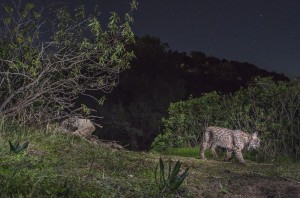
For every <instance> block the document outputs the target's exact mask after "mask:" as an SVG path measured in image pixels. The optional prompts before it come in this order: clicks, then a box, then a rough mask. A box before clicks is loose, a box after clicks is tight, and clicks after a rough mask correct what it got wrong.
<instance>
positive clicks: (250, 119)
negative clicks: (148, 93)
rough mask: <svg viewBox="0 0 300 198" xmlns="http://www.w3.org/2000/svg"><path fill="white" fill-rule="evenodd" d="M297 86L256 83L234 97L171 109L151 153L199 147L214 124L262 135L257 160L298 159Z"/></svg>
mask: <svg viewBox="0 0 300 198" xmlns="http://www.w3.org/2000/svg"><path fill="white" fill-rule="evenodd" d="M299 109H300V89H299V82H297V81H293V82H277V83H276V82H274V81H272V80H271V79H270V78H258V79H256V80H255V82H254V83H253V84H252V85H250V86H249V87H248V88H245V89H241V90H239V91H237V92H236V93H235V94H233V95H225V96H220V95H219V94H217V93H216V92H212V93H208V94H205V95H203V96H202V97H200V98H195V99H189V100H187V101H181V102H178V103H173V104H171V105H170V107H169V110H168V113H169V117H168V118H167V119H164V126H165V130H164V133H163V134H160V135H159V136H158V137H157V138H156V139H155V141H154V142H153V144H152V148H153V150H158V151H159V150H165V149H167V148H168V147H183V146H195V145H197V144H199V142H200V141H201V139H202V134H203V132H204V129H205V128H206V127H207V126H210V125H216V126H221V127H227V128H231V129H241V130H244V131H247V132H249V133H252V132H254V131H258V132H259V133H260V137H261V139H262V145H261V146H262V148H261V149H260V152H259V157H261V158H262V159H266V158H273V157H276V156H278V155H282V154H284V155H292V156H293V157H294V158H295V159H298V158H299V154H300V110H299Z"/></svg>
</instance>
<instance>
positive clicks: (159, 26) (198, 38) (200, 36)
mask: <svg viewBox="0 0 300 198" xmlns="http://www.w3.org/2000/svg"><path fill="white" fill-rule="evenodd" d="M81 2H84V1H81ZM89 2H90V3H91V4H93V3H98V4H100V5H102V7H103V10H104V11H113V10H116V11H122V10H124V9H125V8H126V3H127V1H126V0H98V1H97V0H92V1H89ZM100 7H101V6H100ZM134 17H135V23H134V24H133V30H134V32H135V34H136V35H138V36H142V35H145V34H149V35H151V36H156V37H159V38H161V41H163V42H167V43H168V44H169V46H170V48H171V49H172V50H178V51H181V52H182V51H185V52H190V51H201V52H204V53H205V54H206V55H209V56H215V57H217V58H221V59H223V58H224V59H227V60H237V61H241V62H249V63H253V64H255V65H257V66H258V67H260V68H264V69H267V70H268V71H276V72H279V73H285V74H286V75H288V76H300V1H299V0H139V6H138V10H137V11H136V13H135V14H134Z"/></svg>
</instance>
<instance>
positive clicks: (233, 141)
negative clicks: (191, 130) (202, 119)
mask: <svg viewBox="0 0 300 198" xmlns="http://www.w3.org/2000/svg"><path fill="white" fill-rule="evenodd" d="M218 146H219V147H222V148H225V149H226V150H227V155H226V157H225V159H224V160H225V161H229V160H230V159H232V153H233V152H234V154H235V156H236V158H237V159H238V161H239V162H240V163H242V164H244V163H245V160H244V157H243V154H242V150H243V149H244V148H245V147H246V148H247V149H248V150H250V149H258V148H259V147H260V139H259V138H258V137H257V132H255V133H253V134H252V135H251V134H248V133H245V132H243V131H240V130H230V129H226V128H220V127H212V126H211V127H208V128H206V130H205V133H204V135H203V142H202V149H201V154H200V155H201V156H200V157H201V158H202V159H206V158H205V156H204V153H205V150H206V149H208V148H210V149H211V151H212V154H213V156H214V157H218V155H217V153H216V148H217V147H218Z"/></svg>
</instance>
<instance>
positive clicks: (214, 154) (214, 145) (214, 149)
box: [211, 143, 218, 158]
mask: <svg viewBox="0 0 300 198" xmlns="http://www.w3.org/2000/svg"><path fill="white" fill-rule="evenodd" d="M217 146H218V145H217V144H215V143H213V144H212V146H211V152H212V154H213V156H214V157H215V158H218V154H217V152H216V148H217Z"/></svg>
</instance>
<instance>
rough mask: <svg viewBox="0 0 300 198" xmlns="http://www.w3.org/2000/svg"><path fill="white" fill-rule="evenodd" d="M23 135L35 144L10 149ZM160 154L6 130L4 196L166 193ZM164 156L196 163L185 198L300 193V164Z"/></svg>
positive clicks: (1, 147)
mask: <svg viewBox="0 0 300 198" xmlns="http://www.w3.org/2000/svg"><path fill="white" fill-rule="evenodd" d="M17 139H19V140H20V141H21V142H24V141H27V140H28V141H29V142H30V143H29V148H28V149H27V150H26V151H25V152H23V153H21V154H18V155H16V154H10V153H9V146H8V140H17ZM159 157H160V155H158V154H151V153H138V152H129V151H116V150H110V149H107V148H102V147H101V146H98V145H91V144H89V143H88V142H87V141H85V140H83V139H81V138H79V137H75V136H68V135H63V134H57V133H44V132H34V133H29V134H27V135H26V133H25V134H24V133H23V135H16V134H10V135H7V134H6V135H5V134H4V133H1V132H0V197H2V196H3V197H7V196H10V197H11V196H13V195H26V196H28V197H37V196H39V197H41V196H46V197H50V196H52V197H57V196H64V197H161V195H160V194H159V193H158V192H157V187H156V185H155V182H154V172H153V171H154V169H155V166H156V164H157V162H158V158H159ZM162 157H163V159H164V160H166V161H167V160H168V159H169V158H170V159H171V160H172V161H173V162H174V163H175V161H176V160H178V159H180V160H181V161H182V162H183V164H184V167H187V166H190V174H189V176H188V178H187V179H186V181H185V182H184V185H183V188H182V189H181V191H180V196H181V197H200V196H204V197H220V196H225V197H226V196H234V195H242V196H246V195H251V196H278V195H287V196H294V197H295V195H298V194H299V195H300V184H299V181H300V164H299V163H291V164H288V165H287V164H285V165H276V164H263V163H255V162H250V161H248V162H247V163H248V165H247V166H245V167H244V166H241V165H239V164H237V163H235V162H232V163H225V162H222V161H217V160H208V161H202V160H199V159H195V158H193V157H180V156H162ZM184 167H182V169H183V168H184ZM251 193H252V194H251ZM171 197H172V195H171Z"/></svg>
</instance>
